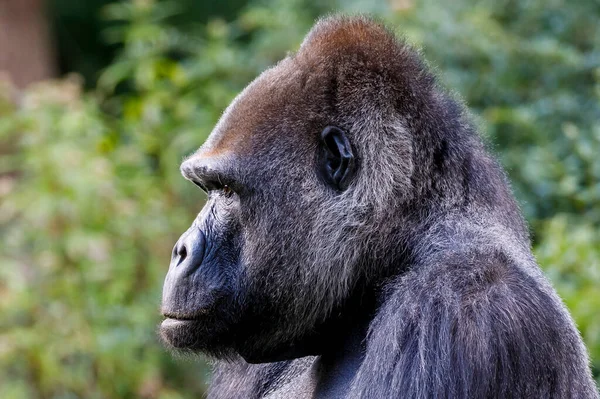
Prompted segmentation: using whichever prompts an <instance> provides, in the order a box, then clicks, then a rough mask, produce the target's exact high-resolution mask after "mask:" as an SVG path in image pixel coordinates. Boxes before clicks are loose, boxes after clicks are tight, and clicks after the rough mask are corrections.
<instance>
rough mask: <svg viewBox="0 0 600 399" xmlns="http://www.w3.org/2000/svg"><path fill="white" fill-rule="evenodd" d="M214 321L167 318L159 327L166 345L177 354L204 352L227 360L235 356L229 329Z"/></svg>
mask: <svg viewBox="0 0 600 399" xmlns="http://www.w3.org/2000/svg"><path fill="white" fill-rule="evenodd" d="M218 324H219V323H215V322H214V321H213V322H212V323H211V322H209V321H208V320H201V319H199V318H198V319H177V318H170V317H167V318H166V319H165V320H163V322H162V323H161V325H160V327H159V333H160V338H161V340H162V341H163V343H164V345H165V346H166V347H167V348H169V349H172V350H174V351H176V352H181V353H198V352H202V353H204V354H206V355H208V356H210V357H214V358H219V359H227V358H230V357H232V356H233V353H232V350H231V349H230V348H231V341H230V339H229V334H228V333H227V328H226V327H225V326H224V325H218Z"/></svg>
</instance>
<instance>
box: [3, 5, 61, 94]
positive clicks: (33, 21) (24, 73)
mask: <svg viewBox="0 0 600 399" xmlns="http://www.w3.org/2000/svg"><path fill="white" fill-rule="evenodd" d="M44 11H45V8H44V0H0V74H6V73H8V76H9V78H10V80H12V82H13V83H14V84H15V85H16V86H17V87H19V88H23V87H25V86H27V85H28V84H29V83H31V82H35V81H38V80H42V79H47V78H50V77H52V76H54V74H55V65H54V58H53V52H52V50H51V40H50V35H49V29H48V23H47V21H46V18H45V13H44Z"/></svg>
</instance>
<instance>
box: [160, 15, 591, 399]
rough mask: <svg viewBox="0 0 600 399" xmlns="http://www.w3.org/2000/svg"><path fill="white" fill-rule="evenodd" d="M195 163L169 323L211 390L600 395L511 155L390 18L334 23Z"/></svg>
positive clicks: (221, 127) (188, 170)
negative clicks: (199, 356)
mask: <svg viewBox="0 0 600 399" xmlns="http://www.w3.org/2000/svg"><path fill="white" fill-rule="evenodd" d="M181 171H182V173H183V175H184V176H185V177H186V178H187V179H189V180H190V181H192V182H193V183H194V184H196V185H197V186H199V187H200V188H202V189H203V190H205V191H206V192H207V193H208V201H207V203H206V205H205V206H204V208H203V209H202V211H201V212H200V214H199V215H198V217H197V218H196V220H195V221H194V223H193V224H192V226H191V227H190V228H189V230H188V231H186V232H185V233H184V234H183V235H182V236H181V238H180V239H179V241H178V242H177V244H176V245H175V248H174V250H173V254H172V255H173V256H172V261H171V265H170V268H169V272H168V274H167V277H166V280H165V284H164V290H163V298H162V313H163V314H164V316H165V320H164V321H163V323H162V325H161V327H160V333H161V336H162V339H163V340H164V341H165V343H166V345H167V346H169V347H171V348H174V349H176V350H183V351H187V352H204V353H206V354H208V355H209V356H211V357H212V358H214V359H217V360H216V366H215V374H214V377H213V381H212V385H211V387H210V391H209V397H211V398H376V399H378V398H398V397H401V398H597V397H598V392H597V390H596V387H595V384H594V382H593V380H592V376H591V372H590V369H589V365H588V357H587V354H586V350H585V347H584V345H583V343H582V340H581V338H580V336H579V333H578V331H577V329H576V327H575V325H574V323H573V321H572V319H571V317H570V316H569V313H568V312H567V310H566V309H565V307H564V305H563V304H562V302H561V300H560V299H559V298H558V296H557V294H556V293H555V291H554V289H553V288H552V287H551V286H550V284H549V282H548V281H547V280H546V278H545V277H544V276H543V275H542V273H541V271H540V269H539V267H538V266H537V264H536V262H535V259H534V258H533V256H532V254H531V250H530V241H529V237H528V230H527V227H526V225H525V223H524V221H523V218H522V216H521V214H520V211H519V209H518V206H517V205H516V203H515V200H514V198H513V195H512V193H511V190H510V188H509V185H508V183H507V179H506V176H505V175H504V173H503V171H502V169H501V168H500V167H499V166H498V164H497V162H496V161H495V160H494V159H493V158H492V157H491V156H490V155H489V154H488V153H487V152H486V150H485V149H484V145H483V144H482V142H481V140H480V139H479V138H478V136H477V132H476V131H475V128H474V127H473V124H472V123H471V122H470V121H469V116H468V115H467V113H466V110H465V109H464V106H463V105H462V104H461V103H460V102H459V101H457V100H456V99H454V98H452V96H450V95H448V94H447V93H446V92H444V90H442V89H441V88H440V87H439V86H438V85H437V84H436V82H435V79H434V77H433V76H432V74H431V73H430V72H429V71H428V69H427V67H426V65H425V64H424V62H423V61H422V60H421V59H420V57H419V55H418V54H417V53H416V52H415V51H414V50H412V49H411V48H410V47H409V46H408V45H407V44H405V43H403V42H401V41H398V40H397V39H396V38H395V36H394V35H393V34H392V33H390V32H389V31H388V30H386V29H385V28H384V27H382V26H381V25H379V24H378V23H376V22H373V21H371V20H369V19H367V18H364V17H330V18H326V19H323V20H321V21H319V22H318V23H317V24H316V26H315V27H314V28H313V29H312V30H311V31H310V33H309V34H308V35H307V37H306V38H305V40H304V42H303V43H302V46H301V47H300V49H299V50H298V51H297V52H296V53H295V54H292V55H290V56H288V57H287V58H285V59H284V60H283V61H281V62H279V63H278V64H277V65H276V66H274V67H273V68H271V69H269V70H267V71H265V72H264V73H263V74H261V75H260V76H259V77H258V78H257V79H256V80H255V81H254V82H252V83H251V84H250V85H249V86H248V87H247V88H246V89H245V90H244V91H243V92H242V93H241V94H240V95H239V96H238V97H237V98H236V99H235V101H233V103H232V104H231V105H230V106H229V108H228V109H227V110H226V111H225V113H224V114H223V116H222V118H221V120H220V121H219V123H218V124H217V126H216V127H215V129H214V131H213V132H212V134H211V135H210V137H209V139H208V140H207V141H206V143H205V144H204V145H203V146H202V147H201V148H200V149H199V150H198V151H197V152H196V153H194V154H193V155H192V156H190V157H189V158H188V159H187V160H186V161H185V162H184V163H183V164H182V166H181Z"/></svg>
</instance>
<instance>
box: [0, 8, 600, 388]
mask: <svg viewBox="0 0 600 399" xmlns="http://www.w3.org/2000/svg"><path fill="white" fill-rule="evenodd" d="M181 4H186V3H180V5H181ZM175 5H177V3H173V2H165V1H161V2H158V1H152V0H136V1H131V2H119V3H114V4H111V5H110V6H108V7H106V8H104V11H103V15H104V17H105V18H108V19H110V20H111V21H113V23H112V24H111V25H110V26H111V28H110V29H109V30H107V31H105V32H104V36H105V38H106V40H109V41H111V43H114V45H115V46H118V48H119V49H120V50H119V55H118V56H117V58H116V60H115V61H114V62H113V63H112V64H111V65H109V66H108V67H107V68H106V69H105V70H104V72H103V74H102V75H101V77H100V79H99V80H98V82H97V85H96V87H95V88H94V90H91V91H88V92H82V90H81V84H80V82H79V80H78V79H77V78H76V77H68V78H66V79H64V80H62V81H57V82H48V83H44V84H40V85H37V86H35V87H31V88H29V89H28V90H27V91H26V92H25V93H23V94H22V95H20V97H18V98H17V105H14V103H15V102H14V98H13V96H12V94H11V92H10V90H9V88H8V86H6V87H5V86H0V231H1V232H2V243H3V246H2V250H1V251H0V263H1V264H2V268H0V314H2V317H1V318H0V370H2V371H1V372H0V397H2V398H37V397H39V398H76V397H86V398H88V397H89V398H105V397H114V398H127V397H149V398H155V397H161V398H178V397H197V396H200V395H201V394H202V393H203V392H204V389H205V385H204V384H205V381H206V378H207V376H208V372H209V370H208V367H206V366H205V365H204V364H203V363H202V362H197V361H194V362H190V361H175V360H173V359H172V357H171V356H170V355H169V354H167V353H165V351H164V350H163V349H162V347H161V345H160V343H159V342H158V339H157V337H156V333H155V329H156V326H157V324H158V323H159V321H160V315H159V311H158V307H159V303H160V291H161V284H162V279H163V277H164V274H165V273H166V268H167V263H168V258H169V254H170V249H171V247H172V245H173V243H174V242H175V240H176V239H177V237H178V235H179V233H180V232H182V231H184V230H185V229H186V228H187V226H188V224H189V223H190V222H191V220H192V219H193V217H194V214H195V212H198V211H199V209H200V207H201V206H202V201H203V197H202V195H201V194H200V193H199V192H198V191H197V190H195V189H194V188H193V186H191V185H189V184H186V183H185V182H184V180H183V179H182V178H181V177H180V176H179V171H178V165H179V163H180V161H181V159H182V157H183V156H184V155H186V154H188V153H189V152H190V151H192V150H193V149H195V148H196V147H198V146H199V145H200V144H201V143H202V141H203V140H204V139H205V138H206V137H207V135H208V133H209V132H210V130H211V128H212V126H213V125H214V123H215V122H216V120H217V119H218V117H219V115H220V113H221V112H222V110H223V109H224V107H225V106H227V104H228V103H229V102H230V101H231V99H232V98H233V97H234V96H235V94H236V93H237V92H238V91H239V90H240V89H241V88H242V87H243V86H244V85H245V84H246V83H247V82H248V81H250V80H251V79H252V78H253V77H254V76H256V75H257V74H258V73H260V71H262V70H263V69H264V68H265V67H267V66H268V65H270V64H272V63H273V62H275V61H277V60H278V59H280V58H281V57H283V56H284V55H285V53H286V52H287V51H288V50H290V49H295V48H297V46H298V45H299V43H300V40H301V39H302V37H303V35H304V34H305V32H306V30H307V29H308V28H309V27H310V25H311V24H312V22H313V19H314V18H315V17H316V16H318V15H321V14H324V13H326V12H327V11H328V10H329V9H338V10H353V11H368V12H372V13H375V14H379V15H382V16H383V17H384V18H385V19H388V20H390V21H391V23H392V24H393V25H394V26H398V27H399V28H398V30H399V32H404V33H405V34H406V35H407V37H408V38H409V40H411V41H412V42H414V43H416V44H417V45H419V46H423V48H424V52H425V54H426V56H427V57H428V58H429V59H430V60H432V61H433V63H434V64H435V65H437V66H439V69H440V71H442V74H441V80H442V81H443V82H445V83H446V84H447V85H448V86H449V87H452V88H454V89H455V90H456V91H457V92H458V93H460V94H461V95H462V96H463V97H464V98H465V100H466V101H467V103H468V104H469V105H470V107H471V108H472V109H473V110H474V111H475V113H476V118H477V119H478V121H479V122H481V124H482V126H485V127H486V128H487V136H489V138H490V142H493V143H495V151H496V152H497V153H498V155H499V157H500V158H501V159H502V161H503V162H504V164H505V165H506V166H507V168H508V170H509V173H510V175H511V179H512V180H513V182H514V187H515V189H516V191H517V196H518V198H519V199H520V200H521V201H522V203H523V208H524V210H525V212H526V215H527V217H528V219H529V221H530V222H531V223H532V227H533V231H532V232H533V235H534V238H535V250H536V254H537V256H538V259H539V261H540V263H541V264H542V266H543V267H544V269H545V270H546V273H547V274H548V275H549V276H550V278H552V280H553V281H554V283H555V285H556V287H557V289H558V290H559V292H560V294H561V295H562V296H563V298H564V299H565V303H566V305H567V306H568V307H569V309H570V310H571V311H572V313H573V315H574V317H575V318H576V320H577V322H578V325H579V327H580V329H581V331H582V335H583V337H584V339H585V341H586V343H587V345H588V347H589V349H590V352H591V355H592V358H593V361H594V363H593V364H594V366H595V370H596V372H597V371H598V370H600V316H599V315H598V309H599V308H600V293H599V292H598V290H597V287H598V286H600V207H598V206H597V204H598V203H599V201H600V162H598V161H597V160H596V159H595V158H596V156H597V154H600V124H599V123H598V120H599V117H600V102H599V95H600V83H599V78H600V48H599V46H600V40H598V39H599V36H600V26H598V24H597V19H598V15H599V14H600V9H599V6H598V4H597V3H596V2H594V1H592V0H582V1H579V2H566V1H565V2H561V1H558V0H552V1H543V0H530V1H527V2H517V1H509V0H505V1H500V2H498V1H492V0H489V1H478V2H475V1H470V0H461V1H457V2H453V3H452V4H448V3H446V2H445V3H440V2H435V1H433V0H423V1H418V2H417V1H414V2H413V1H409V0H404V1H390V3H389V4H388V3H384V2H372V3H369V5H368V6H366V5H365V4H364V2H360V1H353V2H344V3H343V4H342V3H340V4H337V3H334V2H330V3H323V2H317V1H310V0H293V1H285V0H274V1H271V2H255V3H253V4H252V5H250V6H249V7H247V8H245V9H243V11H241V12H240V13H239V15H237V17H236V18H234V19H233V20H232V21H230V22H225V21H223V20H219V19H211V20H209V21H208V22H207V23H205V24H201V25H200V26H199V28H198V29H197V30H196V31H194V32H193V33H189V32H185V31H183V30H181V29H177V28H174V27H173V25H172V24H167V23H166V21H167V20H169V19H172V18H173V17H174V13H175V16H177V15H180V14H181V13H183V12H185V8H182V7H174V6H175ZM367 7H368V8H367ZM177 13H179V14H177Z"/></svg>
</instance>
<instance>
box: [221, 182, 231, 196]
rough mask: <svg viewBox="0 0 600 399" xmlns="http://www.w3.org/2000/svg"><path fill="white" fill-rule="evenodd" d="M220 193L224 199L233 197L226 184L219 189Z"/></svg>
mask: <svg viewBox="0 0 600 399" xmlns="http://www.w3.org/2000/svg"><path fill="white" fill-rule="evenodd" d="M221 191H222V192H223V195H224V196H226V197H231V196H232V195H233V190H232V189H231V187H229V186H228V185H227V184H225V185H223V187H222V188H221Z"/></svg>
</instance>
